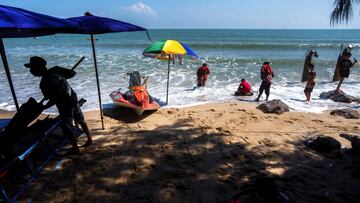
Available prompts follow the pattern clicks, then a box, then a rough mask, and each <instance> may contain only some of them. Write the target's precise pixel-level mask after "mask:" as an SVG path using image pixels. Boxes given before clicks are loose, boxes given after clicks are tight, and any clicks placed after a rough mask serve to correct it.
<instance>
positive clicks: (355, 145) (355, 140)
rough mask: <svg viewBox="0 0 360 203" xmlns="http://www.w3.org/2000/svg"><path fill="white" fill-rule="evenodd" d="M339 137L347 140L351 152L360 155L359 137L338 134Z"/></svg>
mask: <svg viewBox="0 0 360 203" xmlns="http://www.w3.org/2000/svg"><path fill="white" fill-rule="evenodd" d="M340 137H343V138H345V139H347V140H349V141H350V142H351V147H352V151H353V152H354V153H355V154H359V155H360V136H357V135H349V134H345V133H342V134H340Z"/></svg>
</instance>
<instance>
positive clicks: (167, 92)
mask: <svg viewBox="0 0 360 203" xmlns="http://www.w3.org/2000/svg"><path fill="white" fill-rule="evenodd" d="M168 57H169V60H168V73H167V85H166V105H168V102H169V78H170V63H171V60H170V54H169V55H168Z"/></svg>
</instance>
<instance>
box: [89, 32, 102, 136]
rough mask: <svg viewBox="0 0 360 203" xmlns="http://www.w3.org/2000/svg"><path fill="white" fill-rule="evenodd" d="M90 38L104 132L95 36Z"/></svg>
mask: <svg viewBox="0 0 360 203" xmlns="http://www.w3.org/2000/svg"><path fill="white" fill-rule="evenodd" d="M90 36H91V46H92V51H93V59H94V66H95V74H96V85H97V91H98V96H99V107H100V118H101V127H102V129H103V130H104V129H105V127H104V117H103V109H102V104H101V93H100V82H99V73H98V68H97V62H96V53H95V44H94V35H93V34H90Z"/></svg>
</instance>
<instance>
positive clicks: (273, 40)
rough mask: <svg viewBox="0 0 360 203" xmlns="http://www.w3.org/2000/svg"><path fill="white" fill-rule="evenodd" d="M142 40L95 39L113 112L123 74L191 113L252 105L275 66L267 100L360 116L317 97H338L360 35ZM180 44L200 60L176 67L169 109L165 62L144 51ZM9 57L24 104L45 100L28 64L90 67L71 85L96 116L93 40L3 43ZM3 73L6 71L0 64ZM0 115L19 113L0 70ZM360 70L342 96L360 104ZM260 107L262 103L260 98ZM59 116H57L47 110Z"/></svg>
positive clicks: (184, 32)
mask: <svg viewBox="0 0 360 203" xmlns="http://www.w3.org/2000/svg"><path fill="white" fill-rule="evenodd" d="M149 34H150V37H151V39H150V40H149V39H148V37H147V35H146V33H145V32H127V33H125V32H124V33H111V34H101V35H95V38H96V41H95V46H96V58H97V65H98V69H99V80H100V87H101V98H102V101H103V106H104V107H108V106H111V104H112V101H111V99H110V97H109V94H110V93H111V92H112V91H116V90H119V89H120V90H121V91H127V87H128V83H129V78H128V76H127V74H126V73H129V72H132V71H139V72H140V74H141V75H144V76H149V79H148V82H147V86H148V90H149V92H150V94H151V95H152V96H153V97H155V98H156V99H157V100H158V101H159V103H160V104H161V105H163V107H164V108H167V107H186V106H192V105H197V104H203V103H214V102H226V101H237V100H243V101H248V102H254V101H253V100H254V99H255V96H256V95H257V91H258V89H259V86H260V82H261V80H260V68H261V65H262V63H263V62H264V61H269V62H271V66H272V68H273V70H274V72H275V78H274V79H273V84H272V86H271V94H270V98H269V99H281V100H282V101H283V102H285V103H286V104H288V105H289V107H290V108H291V110H292V111H300V112H316V113H319V112H323V111H325V110H329V109H335V108H346V107H351V108H355V109H356V108H359V104H357V103H352V104H343V103H335V102H333V101H331V100H323V99H320V98H319V95H320V93H322V92H324V91H330V90H334V89H335V88H336V85H337V83H336V82H335V83H333V82H331V80H332V77H333V74H334V69H335V65H336V60H337V57H338V55H339V52H340V49H341V46H342V45H352V46H353V50H352V54H353V57H354V58H356V57H359V58H360V48H359V47H360V30H340V29H327V30H300V29H295V30H282V29H275V30H271V29H270V30H261V29H249V30H248V29H150V30H149ZM164 39H175V40H179V41H181V42H183V43H185V44H187V45H188V46H189V47H190V48H191V49H192V50H193V51H194V52H195V53H196V54H197V55H198V56H199V58H198V59H194V58H190V57H185V58H184V60H183V64H182V65H179V63H178V62H177V61H176V62H175V64H171V67H170V81H169V82H170V84H169V103H168V105H167V106H165V100H166V83H167V70H168V64H167V61H162V60H157V59H154V58H146V57H144V56H143V55H142V52H143V50H144V49H145V48H146V47H147V46H149V45H150V44H151V43H152V42H155V41H157V40H164ZM4 44H5V50H6V53H7V58H8V62H9V65H10V70H11V75H12V79H13V83H14V87H15V91H16V95H17V97H18V100H19V103H20V104H21V103H24V102H26V101H27V100H28V98H29V97H34V98H35V99H37V100H41V99H42V94H41V92H40V90H39V82H40V78H38V77H34V76H32V75H31V74H30V73H29V70H28V69H27V68H25V67H24V66H23V64H24V63H27V62H28V61H29V58H30V57H31V56H41V57H43V58H45V59H46V60H47V61H48V67H52V66H61V67H65V68H71V67H72V66H73V65H74V64H75V63H76V62H77V61H78V60H79V59H80V58H81V57H82V56H84V57H85V60H84V61H83V62H82V63H81V64H80V65H79V66H78V67H77V68H76V69H75V70H76V72H77V74H76V76H75V77H74V78H72V79H69V83H70V85H71V86H72V87H73V89H74V90H75V91H76V92H77V94H78V97H79V98H85V99H86V100H87V102H86V103H85V105H84V106H83V110H85V111H88V110H95V109H99V104H98V96H97V87H96V79H95V70H94V61H93V55H92V49H91V41H90V36H89V35H74V34H61V35H52V36H45V37H38V38H15V39H4ZM310 49H314V50H316V51H317V52H318V55H319V57H318V58H314V59H313V63H314V65H315V70H316V71H317V78H316V86H315V88H314V91H313V94H312V98H313V100H312V102H310V103H309V102H305V96H304V93H303V90H304V86H305V83H301V82H300V80H301V74H302V70H303V64H304V59H305V55H306V53H307V51H309V50H310ZM204 62H206V63H207V64H208V65H209V68H210V71H211V74H210V77H209V80H208V83H207V85H206V87H205V88H194V87H195V86H196V69H197V68H198V67H199V66H200V65H201V64H202V63H204ZM1 66H2V64H1ZM242 78H245V79H246V80H248V81H249V82H250V83H251V85H252V88H253V90H254V92H255V96H254V97H250V98H245V97H235V96H234V92H235V91H236V90H237V88H238V85H239V83H240V80H241V79H242ZM0 85H1V86H0V109H4V110H15V106H14V102H13V99H12V96H11V92H10V88H9V86H8V82H7V79H6V75H5V71H4V69H3V68H0ZM359 85H360V67H359V65H356V66H355V67H354V68H353V69H352V70H351V74H350V77H349V78H348V79H346V80H345V81H344V83H343V85H342V90H343V91H344V92H345V93H347V94H349V95H352V96H356V97H360V88H358V87H359ZM262 99H265V95H263V97H262ZM50 111H55V110H50Z"/></svg>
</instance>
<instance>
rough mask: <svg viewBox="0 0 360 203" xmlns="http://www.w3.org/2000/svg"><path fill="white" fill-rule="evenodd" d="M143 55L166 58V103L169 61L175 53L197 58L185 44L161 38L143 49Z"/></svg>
mask: <svg viewBox="0 0 360 203" xmlns="http://www.w3.org/2000/svg"><path fill="white" fill-rule="evenodd" d="M143 55H144V56H146V57H152V58H157V59H167V60H168V74H167V85H166V104H168V101H169V99H168V98H169V76H170V62H171V59H172V58H175V56H176V55H188V56H191V57H192V58H198V56H197V55H196V53H195V52H194V51H192V50H191V49H190V48H189V47H188V46H187V45H186V44H184V43H181V42H179V41H176V40H170V39H169V40H161V41H157V42H154V43H152V44H151V45H150V46H148V47H147V48H146V49H145V50H144V51H143Z"/></svg>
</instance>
